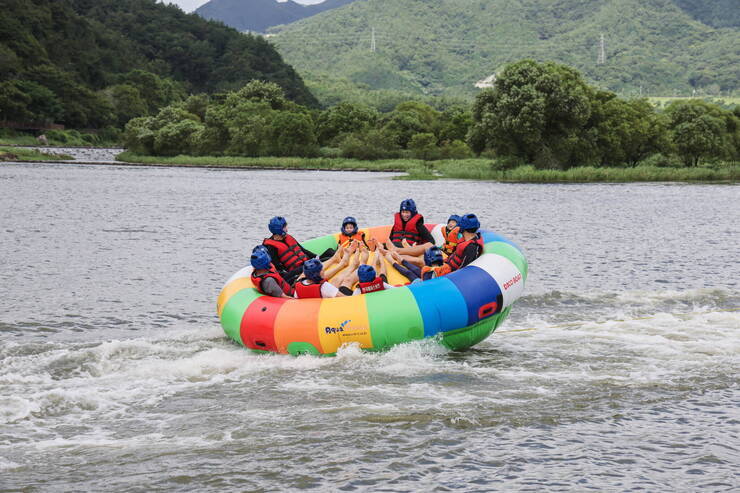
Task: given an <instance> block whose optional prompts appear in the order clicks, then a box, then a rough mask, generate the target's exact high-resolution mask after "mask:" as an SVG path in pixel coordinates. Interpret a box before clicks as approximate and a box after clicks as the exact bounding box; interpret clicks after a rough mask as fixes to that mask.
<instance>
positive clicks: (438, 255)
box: [424, 246, 445, 266]
mask: <svg viewBox="0 0 740 493" xmlns="http://www.w3.org/2000/svg"><path fill="white" fill-rule="evenodd" d="M444 260H445V259H444V257H443V256H442V249H441V248H439V247H438V246H433V247H431V248H427V249H426V251H424V263H425V264H426V265H429V266H432V265H434V263H435V262H439V263H442V262H444Z"/></svg>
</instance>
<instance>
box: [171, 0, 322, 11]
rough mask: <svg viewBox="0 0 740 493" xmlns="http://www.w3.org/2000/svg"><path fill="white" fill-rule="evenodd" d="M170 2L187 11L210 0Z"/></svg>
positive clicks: (305, 0)
mask: <svg viewBox="0 0 740 493" xmlns="http://www.w3.org/2000/svg"><path fill="white" fill-rule="evenodd" d="M166 1H168V2H169V3H175V4H177V5H179V6H180V8H181V9H182V10H184V11H185V12H192V11H193V10H195V9H197V8H198V7H200V6H201V5H203V4H204V3H208V0H166ZM295 1H296V2H298V3H321V2H322V1H323V0H295Z"/></svg>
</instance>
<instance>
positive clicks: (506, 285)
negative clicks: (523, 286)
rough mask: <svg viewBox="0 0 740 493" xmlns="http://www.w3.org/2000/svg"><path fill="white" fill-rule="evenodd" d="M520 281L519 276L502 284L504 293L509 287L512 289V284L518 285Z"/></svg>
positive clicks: (520, 276)
mask: <svg viewBox="0 0 740 493" xmlns="http://www.w3.org/2000/svg"><path fill="white" fill-rule="evenodd" d="M521 280H522V275H521V274H517V275H515V276H514V277H513V278H511V279H510V280H508V281H506V282H505V283H504V291H506V290H508V289H509V288H510V287H512V286H513V285H514V284H516V283H518V282H519V281H521Z"/></svg>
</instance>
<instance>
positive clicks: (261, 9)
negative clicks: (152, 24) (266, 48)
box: [195, 0, 355, 32]
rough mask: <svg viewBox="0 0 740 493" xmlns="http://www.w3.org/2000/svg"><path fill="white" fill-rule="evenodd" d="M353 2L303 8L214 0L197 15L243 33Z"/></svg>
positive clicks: (268, 0) (270, 0)
mask: <svg viewBox="0 0 740 493" xmlns="http://www.w3.org/2000/svg"><path fill="white" fill-rule="evenodd" d="M354 1H355V0H324V1H323V2H321V3H318V4H314V5H301V4H300V3H297V2H294V1H293V0H288V1H287V2H278V1H277V0H211V1H210V2H208V3H206V4H205V5H203V6H201V7H199V8H198V9H196V11H195V13H196V14H198V15H200V16H201V17H204V18H206V19H212V20H218V21H221V22H223V23H224V24H226V25H227V26H231V27H233V28H235V29H238V30H240V31H255V32H265V31H266V30H267V29H268V28H270V27H273V26H278V25H281V24H290V23H291V22H295V21H298V20H301V19H304V18H306V17H311V16H312V15H316V14H318V13H320V12H324V11H325V10H331V9H335V8H337V7H341V6H342V5H346V4H348V3H351V2H354Z"/></svg>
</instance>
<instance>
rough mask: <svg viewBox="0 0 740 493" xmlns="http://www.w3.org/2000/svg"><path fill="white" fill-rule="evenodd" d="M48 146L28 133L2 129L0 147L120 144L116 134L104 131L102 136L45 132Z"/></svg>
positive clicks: (107, 145)
mask: <svg viewBox="0 0 740 493" xmlns="http://www.w3.org/2000/svg"><path fill="white" fill-rule="evenodd" d="M43 134H44V135H45V136H46V140H47V142H48V144H44V143H42V142H39V140H38V139H37V138H36V137H35V136H34V135H31V134H29V133H27V132H20V131H16V130H10V129H0V145H4V146H47V145H48V146H49V147H116V146H119V145H120V143H119V142H118V140H117V136H116V132H114V131H104V132H101V133H100V134H91V133H84V132H79V131H77V130H47V131H45V132H43Z"/></svg>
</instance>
